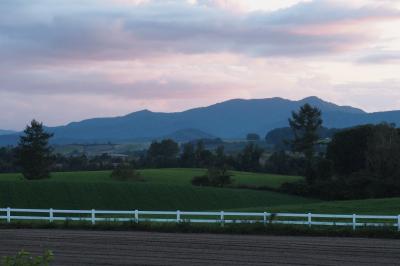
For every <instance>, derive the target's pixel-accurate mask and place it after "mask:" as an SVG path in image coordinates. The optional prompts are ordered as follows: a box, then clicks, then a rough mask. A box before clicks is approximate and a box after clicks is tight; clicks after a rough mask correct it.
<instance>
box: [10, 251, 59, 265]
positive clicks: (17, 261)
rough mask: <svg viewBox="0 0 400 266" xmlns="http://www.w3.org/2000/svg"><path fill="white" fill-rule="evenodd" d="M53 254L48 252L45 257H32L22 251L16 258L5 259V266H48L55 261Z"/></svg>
mask: <svg viewBox="0 0 400 266" xmlns="http://www.w3.org/2000/svg"><path fill="white" fill-rule="evenodd" d="M53 257H54V255H53V252H51V251H50V250H47V251H46V252H45V253H44V254H43V256H37V257H35V256H32V255H31V254H30V253H29V252H26V251H24V250H21V251H20V252H18V254H17V255H15V256H6V257H4V258H3V261H2V265H3V266H48V265H50V262H51V261H52V260H53Z"/></svg>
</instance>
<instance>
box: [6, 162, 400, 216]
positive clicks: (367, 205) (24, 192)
mask: <svg viewBox="0 0 400 266" xmlns="http://www.w3.org/2000/svg"><path fill="white" fill-rule="evenodd" d="M140 173H141V175H142V177H143V179H144V182H121V181H114V180H112V179H111V178H110V171H94V172H64V173H53V174H52V177H51V178H50V179H46V180H40V181H26V180H24V179H23V178H22V176H21V175H20V174H0V207H7V206H10V207H15V208H50V207H52V208H67V209H92V208H95V209H115V210H129V209H141V210H177V209H180V210H193V211H195V210H237V211H268V212H294V213H308V212H312V213H332V214H334V213H340V214H352V213H357V214H396V215H397V214H400V198H388V199H368V200H352V201H332V202H326V201H325V202H323V201H319V200H315V199H308V198H304V197H298V196H292V195H287V194H282V193H277V192H272V191H260V190H250V189H238V188H234V186H238V185H246V186H250V187H257V186H260V187H269V188H277V187H279V186H280V185H281V184H282V183H283V182H293V181H296V180H299V179H300V178H301V177H296V176H280V175H271V174H257V173H245V172H232V173H233V174H234V176H233V178H234V180H235V182H234V185H233V187H232V188H212V187H194V186H192V185H191V183H190V181H191V179H192V177H193V176H198V175H202V174H204V173H205V170H204V169H147V170H141V171H140Z"/></svg>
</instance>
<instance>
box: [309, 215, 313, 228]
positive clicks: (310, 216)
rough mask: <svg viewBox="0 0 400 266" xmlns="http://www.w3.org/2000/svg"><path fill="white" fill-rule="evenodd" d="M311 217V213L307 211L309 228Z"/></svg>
mask: <svg viewBox="0 0 400 266" xmlns="http://www.w3.org/2000/svg"><path fill="white" fill-rule="evenodd" d="M311 218H312V214H311V213H310V212H309V213H308V227H310V228H311V225H312V220H311Z"/></svg>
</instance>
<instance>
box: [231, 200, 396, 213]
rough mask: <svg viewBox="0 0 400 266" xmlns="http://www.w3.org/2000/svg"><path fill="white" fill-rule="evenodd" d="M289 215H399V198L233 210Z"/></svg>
mask: <svg viewBox="0 0 400 266" xmlns="http://www.w3.org/2000/svg"><path fill="white" fill-rule="evenodd" d="M265 210H268V211H269V212H290V213H309V212H311V213H327V214H336V213H339V214H353V213H355V214H375V215H380V214H382V215H399V214H400V198H384V199H363V200H343V201H329V202H328V201H324V202H318V203H307V204H293V205H290V204H289V205H281V206H279V205H278V206H272V207H268V206H265V207H255V208H243V209H234V211H265Z"/></svg>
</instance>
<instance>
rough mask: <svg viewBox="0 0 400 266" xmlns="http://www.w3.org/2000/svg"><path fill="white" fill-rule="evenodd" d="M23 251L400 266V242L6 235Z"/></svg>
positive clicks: (99, 259)
mask: <svg viewBox="0 0 400 266" xmlns="http://www.w3.org/2000/svg"><path fill="white" fill-rule="evenodd" d="M22 248H23V249H25V250H27V251H30V252H33V253H35V254H39V253H42V252H43V251H44V250H45V249H50V250H52V251H53V252H54V254H55V261H54V265H400V241H399V240H384V239H360V238H327V237H287V236H245V235H211V234H169V233H148V232H115V231H69V230H25V229H18V230H15V229H14V230H0V256H4V255H7V254H15V253H16V252H17V251H18V250H20V249H22Z"/></svg>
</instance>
